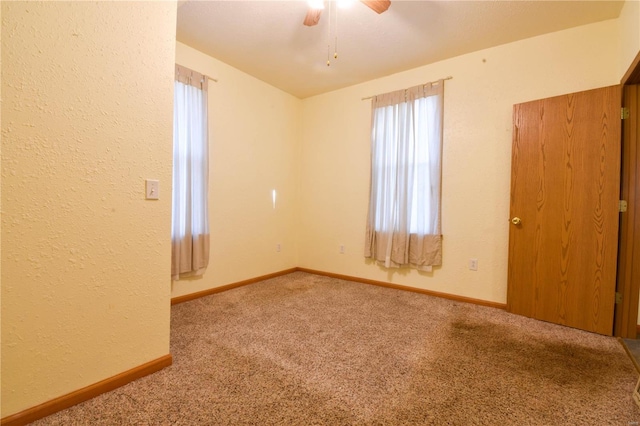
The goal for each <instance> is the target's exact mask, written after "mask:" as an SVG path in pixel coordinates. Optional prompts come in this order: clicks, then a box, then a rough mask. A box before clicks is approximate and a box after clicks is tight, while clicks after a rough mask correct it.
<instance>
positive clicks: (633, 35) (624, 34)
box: [618, 0, 640, 78]
mask: <svg viewBox="0 0 640 426" xmlns="http://www.w3.org/2000/svg"><path fill="white" fill-rule="evenodd" d="M618 22H619V25H620V40H622V41H623V42H622V43H620V70H619V74H620V78H622V76H624V74H625V73H626V72H627V70H628V69H629V66H631V63H632V62H633V60H634V59H635V58H636V56H637V55H638V53H639V52H640V0H627V1H626V2H625V4H624V7H623V8H622V10H621V11H620V16H619V17H618Z"/></svg>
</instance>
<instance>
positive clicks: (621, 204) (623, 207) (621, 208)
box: [618, 200, 627, 213]
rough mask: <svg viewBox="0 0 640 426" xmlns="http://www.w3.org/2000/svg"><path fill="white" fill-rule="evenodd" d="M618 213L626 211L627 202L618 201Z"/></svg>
mask: <svg viewBox="0 0 640 426" xmlns="http://www.w3.org/2000/svg"><path fill="white" fill-rule="evenodd" d="M618 211H619V212H620V213H624V212H626V211H627V200H620V201H618Z"/></svg>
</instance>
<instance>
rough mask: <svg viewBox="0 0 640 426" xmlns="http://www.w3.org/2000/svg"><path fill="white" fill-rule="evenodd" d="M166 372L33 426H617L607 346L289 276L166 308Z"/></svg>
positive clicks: (637, 414)
mask: <svg viewBox="0 0 640 426" xmlns="http://www.w3.org/2000/svg"><path fill="white" fill-rule="evenodd" d="M171 326H172V335H171V353H172V354H173V357H174V365H173V366H171V367H169V368H167V369H165V370H163V371H161V372H158V373H156V374H154V375H152V376H148V377H145V378H143V379H141V380H138V381H136V382H134V383H131V384H129V385H127V386H124V387H122V388H120V389H117V390H115V391H113V392H110V393H108V394H104V395H102V396H100V397H98V398H95V399H93V400H91V401H87V402H85V403H83V404H80V405H78V406H75V407H72V408H70V409H68V410H65V411H63V412H60V413H57V414H55V415H53V416H50V417H48V418H46V419H42V420H40V421H38V422H36V423H35V424H38V425H130V424H131V425H133V424H135V425H218V424H220V425H420V424H429V425H608V424H611V425H625V426H626V425H629V424H633V422H638V421H640V409H638V407H637V406H636V405H635V403H634V402H633V400H632V399H631V392H632V389H633V387H634V385H635V382H636V380H637V373H636V371H635V369H634V366H633V364H632V362H631V361H630V360H629V358H628V357H627V355H626V353H625V351H624V350H623V348H622V346H621V345H620V343H619V342H618V341H617V340H616V339H614V338H607V337H603V336H598V335H594V334H591V333H586V332H582V331H578V330H574V329H569V328H565V327H561V326H556V325H553V324H547V323H543V322H539V321H535V320H531V319H527V318H523V317H519V316H515V315H511V314H508V313H506V312H503V311H500V310H497V309H492V308H485V307H480V306H474V305H468V304H463V303H456V302H452V301H447V300H442V299H437V298H432V297H428V296H424V295H420V294H415V293H410V292H403V291H399V290H392V289H386V288H380V287H375V286H370V285H364V284H357V283H352V282H347V281H341V280H336V279H331V278H326V277H320V276H316V275H310V274H306V273H302V272H296V273H293V274H290V275H287V276H284V277H279V278H275V279H271V280H268V281H264V282H261V283H257V284H253V285H250V286H246V287H242V288H238V289H235V290H231V291H228V292H225V293H220V294H217V295H213V296H209V297H206V298H202V299H199V300H195V301H192V302H188V303H184V304H181V305H177V306H174V307H173V309H172V323H171Z"/></svg>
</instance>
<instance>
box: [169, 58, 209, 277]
mask: <svg viewBox="0 0 640 426" xmlns="http://www.w3.org/2000/svg"><path fill="white" fill-rule="evenodd" d="M207 82H208V81H207V77H206V76H204V75H201V74H198V73H196V72H193V71H191V70H189V69H187V68H184V67H181V66H179V65H176V81H175V86H174V103H173V201H172V220H171V278H172V279H174V280H177V279H179V278H181V277H186V276H197V275H202V273H203V272H204V270H205V269H206V267H207V265H208V264H209V213H208V179H209V149H208V132H207V124H208V123H207V122H208V117H207Z"/></svg>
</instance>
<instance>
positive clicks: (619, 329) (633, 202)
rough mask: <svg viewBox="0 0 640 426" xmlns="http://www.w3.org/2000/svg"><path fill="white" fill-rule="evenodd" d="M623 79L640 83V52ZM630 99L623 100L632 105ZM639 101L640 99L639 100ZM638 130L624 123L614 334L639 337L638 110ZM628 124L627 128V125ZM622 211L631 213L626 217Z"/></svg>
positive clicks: (637, 114)
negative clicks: (625, 207)
mask: <svg viewBox="0 0 640 426" xmlns="http://www.w3.org/2000/svg"><path fill="white" fill-rule="evenodd" d="M620 83H621V84H622V85H623V90H624V86H628V85H633V84H640V52H638V54H637V55H636V58H635V59H634V61H633V62H632V63H631V66H630V67H629V70H628V71H627V72H626V73H625V75H624V77H622V80H621V81H620ZM628 101H629V100H628V99H624V93H623V103H624V104H625V105H628V104H627V102H628ZM636 103H637V104H638V103H640V102H639V101H638V100H636ZM634 113H635V117H633V118H630V119H632V120H633V123H634V127H635V129H634V130H635V131H630V129H629V127H631V126H630V125H629V124H628V123H623V132H622V144H623V149H622V159H621V161H622V170H621V183H622V185H621V196H622V197H624V198H623V199H625V200H626V201H627V202H628V210H627V213H621V218H620V231H619V232H620V233H619V237H618V242H619V247H618V272H617V282H616V292H618V293H620V294H621V295H622V302H621V303H619V304H617V305H616V307H615V315H614V320H613V334H614V336H618V337H625V338H636V335H637V334H638V333H639V332H640V328H639V327H638V325H637V324H638V299H639V297H640V244H638V243H637V241H638V240H640V210H639V209H640V199H639V197H638V196H637V194H638V193H640V158H639V157H640V155H638V154H636V155H632V154H633V153H637V152H638V150H640V140H639V139H640V135H639V133H640V130H638V129H637V126H638V122H639V121H640V117H639V116H640V111H634ZM625 127H626V128H625ZM622 215H627V216H625V217H623V216H622Z"/></svg>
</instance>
